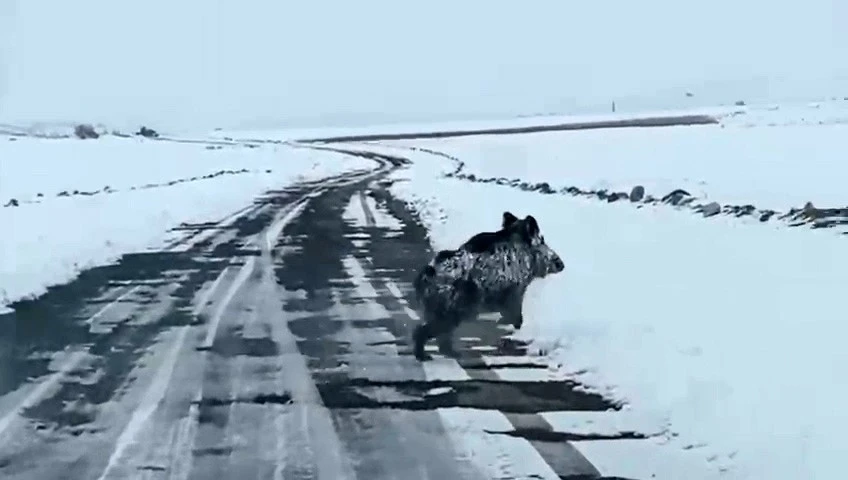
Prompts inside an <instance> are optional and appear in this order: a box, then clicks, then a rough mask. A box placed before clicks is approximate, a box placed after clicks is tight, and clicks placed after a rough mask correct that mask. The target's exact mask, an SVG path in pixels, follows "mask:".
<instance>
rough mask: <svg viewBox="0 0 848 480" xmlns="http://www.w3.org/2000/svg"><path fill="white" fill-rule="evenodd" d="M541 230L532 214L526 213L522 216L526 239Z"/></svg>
mask: <svg viewBox="0 0 848 480" xmlns="http://www.w3.org/2000/svg"><path fill="white" fill-rule="evenodd" d="M540 232H541V230H540V229H539V222H537V221H536V219H535V218H534V217H533V215H527V216H526V217H525V218H524V233H525V235H526V236H527V238H528V239H530V238H533V237H535V236H537V235H539V233H540Z"/></svg>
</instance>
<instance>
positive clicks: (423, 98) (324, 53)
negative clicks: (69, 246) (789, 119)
mask: <svg viewBox="0 0 848 480" xmlns="http://www.w3.org/2000/svg"><path fill="white" fill-rule="evenodd" d="M0 4H2V5H0V95H2V96H0V120H5V121H27V120H46V121H65V120H71V121H82V120H85V121H103V122H106V123H109V124H121V123H130V124H134V123H137V122H145V123H150V124H153V125H154V126H155V125H159V126H165V127H171V128H189V127H208V126H213V125H214V126H234V125H238V124H244V123H250V124H257V123H268V124H272V123H281V122H285V121H295V122H305V121H309V122H310V123H315V122H320V121H324V122H338V121H346V122H357V123H361V122H366V123H367V122H370V121H386V120H391V119H397V120H402V119H406V118H416V117H432V118H450V117H456V116H478V117H483V116H486V115H489V114H507V113H528V114H529V113H540V112H553V111H569V110H574V109H576V108H577V107H591V106H596V105H608V104H609V102H610V101H611V100H612V99H614V98H615V99H618V102H619V105H620V108H622V109H626V108H628V106H635V105H637V104H639V105H644V106H652V105H658V106H664V105H665V104H669V103H671V104H674V103H679V102H684V101H690V102H691V101H695V100H697V101H702V102H708V101H721V102H731V101H733V100H736V99H738V98H745V99H748V100H751V99H752V98H773V99H780V98H782V97H787V96H801V97H810V96H813V97H814V96H818V95H828V96H829V95H839V96H840V97H841V96H846V95H848V28H845V25H846V23H845V22H846V21H848V2H845V1H840V0H807V1H805V2H800V1H797V0H792V1H790V0H745V1H739V0H712V1H710V2H697V3H696V2H685V1H680V0H640V1H632V0H606V1H604V0H593V1H583V2H573V1H566V0H527V1H525V2H513V1H491V0H486V1H484V0H463V1H457V0H427V1H426V2H415V3H413V2H409V1H397V0H357V1H350V0H303V1H301V2H292V1H282V0H273V1H272V0H178V1H175V0H144V1H137V2H126V1H115V0H0ZM839 19H842V20H841V21H840V20H839ZM840 25H841V28H840ZM687 90H689V91H692V92H694V93H695V94H696V98H695V100H686V99H685V98H683V92H685V91H687ZM630 97H633V98H630ZM636 97H638V98H636ZM737 97H738V98H737Z"/></svg>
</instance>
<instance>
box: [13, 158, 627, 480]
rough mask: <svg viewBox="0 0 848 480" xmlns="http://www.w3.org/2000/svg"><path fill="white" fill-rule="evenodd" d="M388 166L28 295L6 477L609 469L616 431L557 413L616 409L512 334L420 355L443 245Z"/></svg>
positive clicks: (299, 188) (273, 199)
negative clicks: (428, 285) (398, 194)
mask: <svg viewBox="0 0 848 480" xmlns="http://www.w3.org/2000/svg"><path fill="white" fill-rule="evenodd" d="M371 157H372V158H374V159H375V160H377V161H379V162H380V165H381V166H380V168H378V169H377V170H374V171H370V172H367V171H363V172H352V173H350V174H346V175H341V176H337V177H332V178H328V179H325V180H323V181H320V182H311V183H303V184H298V185H294V186H291V187H287V188H285V189H282V190H279V191H273V192H268V193H267V194H266V195H265V196H263V197H262V198H259V199H257V200H256V201H255V203H254V204H253V205H250V206H247V207H246V208H244V209H243V210H241V211H239V212H235V213H234V214H233V215H231V216H229V217H227V218H225V219H222V220H221V221H219V222H214V223H209V224H200V225H186V226H184V227H183V228H181V229H180V230H182V231H183V233H184V234H185V236H184V237H182V238H181V239H179V240H175V241H174V242H173V243H172V244H171V245H169V246H168V247H167V248H165V249H163V250H161V251H148V252H140V253H135V254H128V255H125V256H124V257H122V258H121V259H120V261H119V262H117V263H116V264H114V265H110V266H105V267H99V268H94V269H91V270H87V271H85V272H83V273H82V274H81V275H80V276H79V278H78V279H76V280H75V281H74V282H72V283H70V284H68V285H64V286H60V287H55V288H51V289H50V290H49V292H48V293H47V294H45V295H44V296H42V297H40V298H38V299H36V300H32V301H27V302H21V303H18V304H16V305H13V308H14V313H12V314H10V315H5V316H3V317H0V478H3V479H27V480H30V479H54V478H55V479H123V478H132V479H207V478H219V479H230V478H232V479H313V478H318V479H327V480H335V479H354V478H357V479H369V480H370V479H375V480H376V479H384V478H397V479H408V478H409V479H418V478H420V479H425V478H434V479H436V478H437V479H481V480H483V479H490V478H502V479H510V478H515V479H518V478H543V479H547V478H553V479H557V478H572V479H578V478H612V477H600V474H599V473H598V471H597V470H596V469H595V468H594V467H593V466H592V465H591V464H590V463H589V462H588V460H586V459H585V458H584V457H583V456H582V455H581V454H580V453H579V452H578V450H577V449H575V448H574V446H573V444H572V443H571V442H572V441H574V440H603V439H593V438H581V437H580V436H575V435H569V434H568V433H567V432H562V431H557V430H556V429H555V428H554V427H553V426H552V425H551V424H550V423H548V421H547V420H546V419H545V417H544V416H543V415H540V413H543V412H561V411H607V410H616V409H618V408H619V407H618V406H617V405H615V404H613V403H611V402H609V401H607V400H605V399H604V398H602V397H601V396H599V395H597V394H594V393H588V392H586V391H585V390H584V389H582V388H580V385H577V384H575V383H574V382H573V381H570V380H567V379H562V378H556V377H555V376H554V375H553V373H552V371H551V370H549V369H548V365H546V364H545V363H544V361H543V360H544V359H543V358H540V357H533V356H530V355H527V352H526V346H524V345H522V344H521V343H519V342H517V341H515V340H510V338H509V333H510V331H511V327H510V326H506V325H501V324H500V323H499V322H498V321H497V320H496V319H491V318H489V319H481V320H480V321H479V322H475V323H470V324H467V325H463V326H462V327H461V328H460V331H459V333H458V338H457V347H461V348H458V349H459V350H460V351H461V352H462V355H463V356H462V358H460V359H458V360H453V359H448V358H444V357H441V356H438V355H436V359H435V360H434V361H432V362H425V363H419V362H417V361H416V360H415V359H414V357H412V355H411V350H410V345H409V339H410V335H411V332H412V328H413V327H414V326H415V324H416V323H417V321H418V316H417V314H416V312H415V310H414V305H413V304H412V303H411V302H412V299H411V292H410V289H411V286H410V281H411V279H412V278H413V276H414V274H415V271H416V270H417V269H418V268H419V267H420V266H421V265H423V264H424V263H425V262H426V261H427V260H428V259H429V257H430V255H431V254H432V252H431V251H430V247H429V244H428V241H427V238H426V231H425V230H424V228H423V227H422V226H421V225H420V224H419V223H418V221H417V220H416V218H415V215H414V213H413V212H411V211H409V210H408V208H407V207H406V205H405V204H404V203H403V202H400V201H398V200H396V199H394V198H392V197H391V196H390V195H389V194H388V193H387V191H386V190H385V188H384V187H385V185H384V183H383V177H384V176H385V174H386V173H387V172H389V171H390V170H391V169H394V168H402V165H401V161H400V160H398V159H397V158H382V157H376V156H373V155H371ZM431 349H432V350H435V346H432V347H431ZM433 353H435V352H433ZM635 437H638V436H635ZM635 437H634V438H635ZM614 438H619V439H620V438H625V437H624V436H618V437H614Z"/></svg>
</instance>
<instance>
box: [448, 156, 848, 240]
mask: <svg viewBox="0 0 848 480" xmlns="http://www.w3.org/2000/svg"><path fill="white" fill-rule="evenodd" d="M457 161H458V160H457ZM463 167H464V164H460V165H459V166H458V167H457V170H456V171H455V172H450V173H446V174H444V177H445V178H456V179H459V180H465V181H470V182H476V183H495V184H498V185H503V186H508V187H512V188H518V189H520V190H523V191H527V192H538V193H541V194H545V195H554V194H559V195H572V196H575V197H590V198H596V199H598V200H601V201H605V202H609V203H613V202H618V201H629V202H631V203H636V204H638V207H637V208H641V207H642V206H644V205H657V204H664V205H669V206H672V207H676V208H685V209H689V210H691V211H692V212H693V213H697V214H700V215H702V216H703V217H706V218H709V217H714V216H716V215H733V216H735V217H746V216H751V217H756V218H757V219H758V220H759V221H760V222H768V221H769V220H771V219H773V218H776V219H778V220H782V221H784V222H786V223H787V224H788V226H790V227H799V226H802V225H806V226H808V227H810V228H833V227H835V226H848V207H844V208H817V207H815V206H814V205H813V204H812V202H807V203H806V205H804V206H803V207H801V208H792V209H790V210H789V211H788V212H785V213H780V212H777V211H775V210H770V209H758V208H757V207H755V206H754V205H751V204H747V205H732V204H725V205H722V204H720V203H718V202H707V203H701V202H699V201H698V199H697V198H696V197H693V196H692V195H691V194H690V193H689V192H687V191H686V190H683V189H676V190H674V191H672V192H669V193H668V194H666V195H664V196H662V197H660V198H657V197H654V196H652V195H649V194H647V193H646V192H645V187H643V186H641V185H637V186H635V187H633V189H632V190H631V191H630V193H627V192H611V191H609V190H606V189H602V190H582V189H580V188H578V187H574V186H571V187H562V188H559V189H555V188H554V187H552V186H551V185H550V184H549V183H548V182H540V183H530V182H527V181H523V180H521V179H518V178H513V179H510V178H506V177H478V176H476V175H474V174H473V173H463V172H462V169H463ZM843 234H848V231H846V232H843Z"/></svg>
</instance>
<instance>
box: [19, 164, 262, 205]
mask: <svg viewBox="0 0 848 480" xmlns="http://www.w3.org/2000/svg"><path fill="white" fill-rule="evenodd" d="M251 172H253V173H259V171H258V170H257V171H252V170H248V169H246V168H242V169H241V170H218V171H217V172H214V173H209V174H206V175H198V176H194V177H187V178H179V179H177V180H171V181H168V182H162V183H147V184H144V185H139V186H133V187H130V188H128V189H126V190H129V191H133V190H147V189H150V188H163V187H171V186H174V185H177V184H180V183H187V182H196V181H200V180H211V179H213V178H217V177H220V176H223V175H241V174H244V173H251ZM271 172H272V170H270V169H268V170H265V173H271ZM119 191H120V190H117V189H114V188H112V187H110V186H109V185H106V186H105V187H103V188H101V189H99V190H93V191H83V190H71V191H69V190H62V191H61V192H59V193H57V194H56V197H74V196H84V197H90V196H94V195H100V194H110V193H115V192H119ZM44 196H45V195H44V194H43V193H38V194H36V198H39V199H40V198H44ZM22 203H30V204H32V203H40V200H30V201H23V202H21V201H19V200H18V199H16V198H12V199H10V200H9V201H8V202H6V203H5V204H4V205H3V206H4V207H19V206H20V205H21V204H22Z"/></svg>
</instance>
